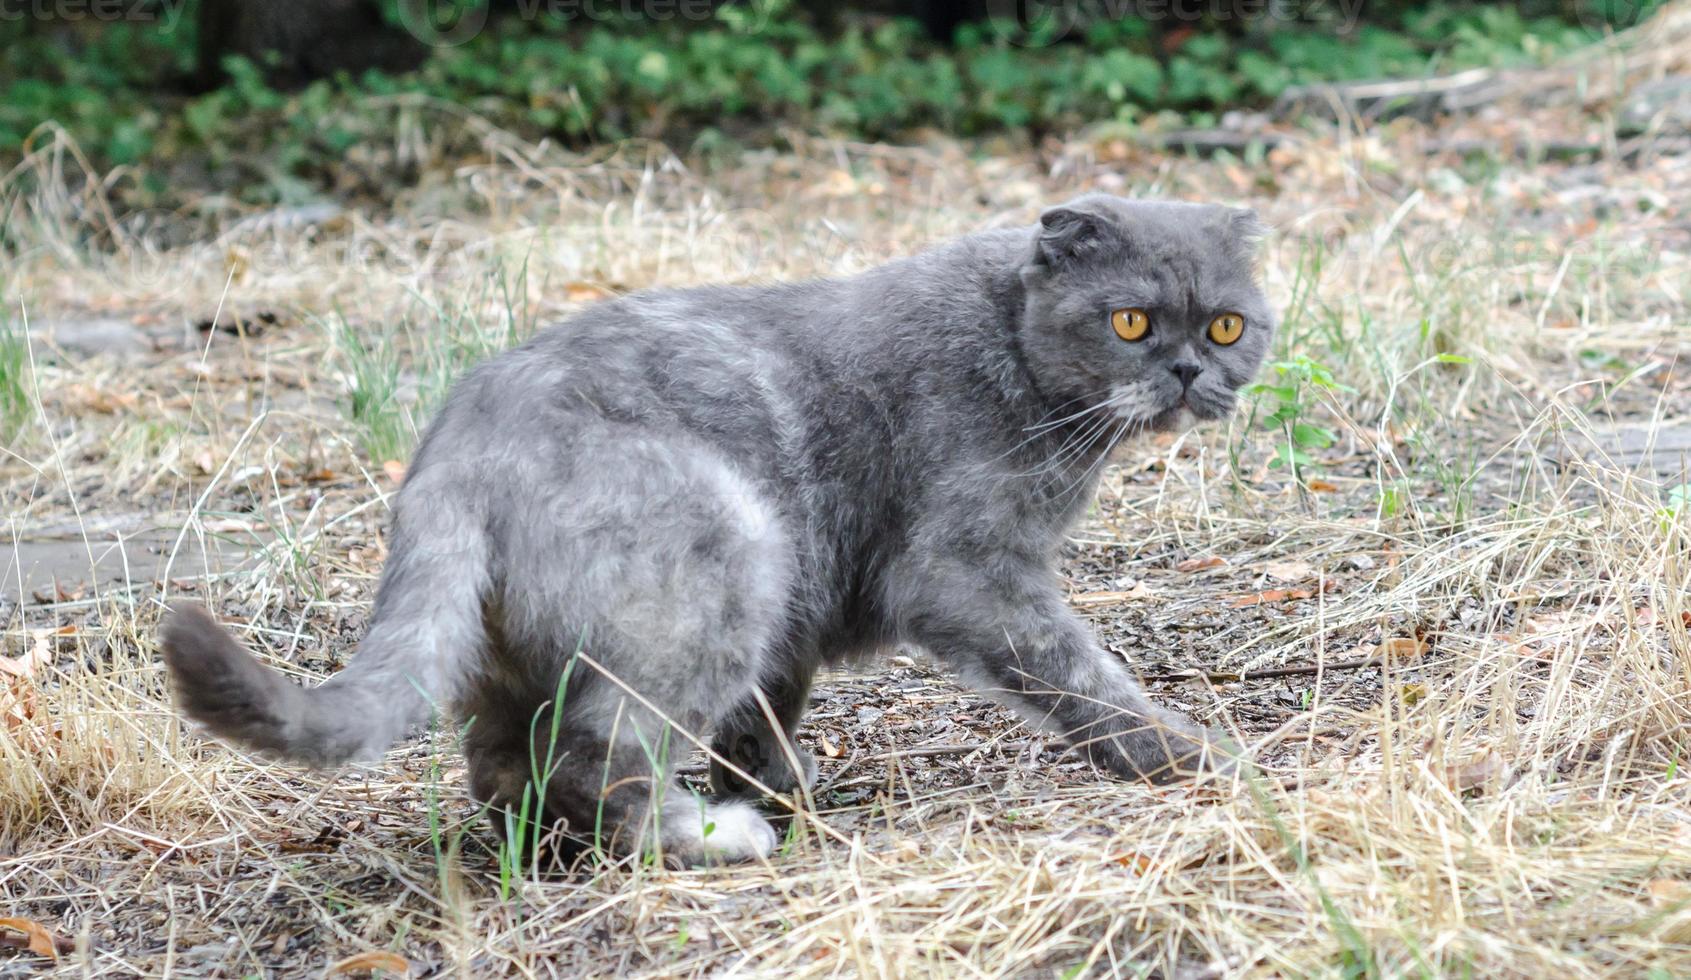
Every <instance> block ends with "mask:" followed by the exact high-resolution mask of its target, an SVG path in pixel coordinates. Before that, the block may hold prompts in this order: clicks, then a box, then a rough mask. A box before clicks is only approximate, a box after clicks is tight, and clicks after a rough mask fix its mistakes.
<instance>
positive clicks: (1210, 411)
mask: <svg viewBox="0 0 1691 980" xmlns="http://www.w3.org/2000/svg"><path fill="white" fill-rule="evenodd" d="M1232 409H1233V406H1232V405H1231V404H1227V405H1215V404H1212V403H1210V402H1208V401H1206V400H1204V399H1200V398H1193V397H1192V393H1191V392H1187V393H1185V394H1183V395H1181V396H1180V397H1179V398H1177V399H1175V401H1174V404H1172V405H1170V406H1169V407H1167V408H1165V409H1163V410H1162V411H1160V412H1158V413H1157V414H1156V415H1154V416H1152V417H1151V419H1150V421H1149V422H1148V423H1147V424H1146V428H1148V429H1150V430H1151V431H1153V432H1182V431H1184V430H1186V429H1190V428H1192V427H1193V426H1194V425H1198V424H1200V423H1203V422H1214V421H1216V420H1217V419H1222V418H1226V417H1227V414H1228V412H1230V411H1232Z"/></svg>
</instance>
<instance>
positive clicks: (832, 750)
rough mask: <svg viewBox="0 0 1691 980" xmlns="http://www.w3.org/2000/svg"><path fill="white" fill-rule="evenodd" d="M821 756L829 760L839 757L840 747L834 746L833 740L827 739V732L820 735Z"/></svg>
mask: <svg viewBox="0 0 1691 980" xmlns="http://www.w3.org/2000/svg"><path fill="white" fill-rule="evenodd" d="M822 754H823V755H825V756H827V757H828V758H830V759H838V758H839V757H840V747H839V746H838V745H835V744H834V740H833V739H831V738H829V737H828V733H827V732H823V733H822Z"/></svg>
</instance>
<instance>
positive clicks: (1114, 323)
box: [1021, 194, 1275, 430]
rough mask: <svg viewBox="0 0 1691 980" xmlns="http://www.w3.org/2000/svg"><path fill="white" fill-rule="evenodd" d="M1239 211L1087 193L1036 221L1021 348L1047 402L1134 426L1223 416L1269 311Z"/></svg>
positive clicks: (1265, 342) (1252, 364)
mask: <svg viewBox="0 0 1691 980" xmlns="http://www.w3.org/2000/svg"><path fill="white" fill-rule="evenodd" d="M1261 232H1262V226H1261V225H1260V224H1259V223H1258V221H1257V219H1256V215H1255V214H1254V213H1252V212H1250V211H1247V210H1241V209H1238V208H1230V207H1224V206H1221V205H1211V204H1184V203H1176V202H1168V201H1132V200H1127V199H1124V198H1119V197H1110V196H1107V195H1102V194H1093V195H1087V196H1085V197H1081V198H1077V199H1075V200H1073V201H1070V202H1069V203H1067V204H1064V205H1061V206H1059V207H1054V208H1051V209H1050V210H1048V211H1046V212H1045V213H1044V214H1042V215H1040V221H1039V227H1038V228H1037V229H1036V230H1035V232H1034V245H1033V249H1032V254H1031V255H1029V257H1028V262H1027V265H1026V266H1025V267H1024V268H1023V270H1022V283H1023V285H1024V287H1025V288H1026V292H1027V305H1026V310H1025V316H1024V319H1023V324H1022V330H1021V346H1022V350H1023V353H1024V356H1025V357H1026V360H1027V364H1028V368H1029V370H1030V371H1031V372H1032V373H1033V376H1034V380H1035V382H1036V383H1037V384H1038V385H1039V387H1040V389H1041V390H1042V391H1043V392H1044V393H1045V394H1046V395H1047V397H1050V398H1054V399H1057V400H1059V401H1061V402H1063V403H1066V404H1076V405H1085V406H1088V407H1091V406H1099V407H1100V408H1102V406H1103V404H1104V403H1105V402H1106V401H1107V402H1108V403H1109V407H1108V408H1102V410H1103V411H1109V412H1113V413H1114V414H1116V415H1117V416H1118V417H1119V418H1121V419H1122V420H1123V421H1125V422H1127V423H1128V424H1130V425H1131V426H1133V427H1135V428H1139V429H1153V430H1162V429H1173V428H1179V427H1183V426H1185V425H1186V424H1188V423H1189V421H1190V420H1191V419H1194V418H1195V419H1197V420H1199V421H1208V420H1213V419H1219V418H1222V417H1224V416H1226V415H1227V414H1228V413H1229V412H1231V411H1232V410H1233V406H1234V404H1235V403H1236V402H1237V401H1238V392H1239V389H1240V388H1241V387H1243V386H1244V385H1245V384H1246V383H1247V382H1249V381H1250V380H1251V378H1252V377H1253V376H1254V375H1255V374H1256V372H1257V368H1258V367H1259V366H1261V364H1262V360H1263V357H1264V356H1265V355H1266V354H1267V353H1268V348H1269V342H1270V341H1271V340H1272V339H1273V335H1274V326H1275V323H1274V313H1273V311H1272V310H1271V309H1270V308H1269V305H1268V300H1267V299H1266V298H1265V297H1264V296H1263V295H1262V291H1261V290H1260V289H1258V288H1257V285H1256V278H1255V275H1254V272H1253V268H1252V267H1253V264H1254V263H1253V259H1254V251H1255V242H1256V239H1257V238H1258V237H1259V236H1260V234H1261Z"/></svg>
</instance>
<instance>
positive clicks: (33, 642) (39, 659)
mask: <svg viewBox="0 0 1691 980" xmlns="http://www.w3.org/2000/svg"><path fill="white" fill-rule="evenodd" d="M75 633H76V629H75V627H72V628H71V632H70V633H62V632H61V631H57V630H30V631H29V649H28V650H26V651H24V652H23V653H22V654H20V655H19V656H16V657H0V673H4V674H11V675H12V676H13V677H34V676H35V672H36V671H37V670H40V669H41V668H42V667H45V666H47V665H48V664H50V663H52V662H53V639H52V638H53V636H54V635H63V636H73V635H75Z"/></svg>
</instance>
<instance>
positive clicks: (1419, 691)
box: [1398, 684, 1427, 707]
mask: <svg viewBox="0 0 1691 980" xmlns="http://www.w3.org/2000/svg"><path fill="white" fill-rule="evenodd" d="M1398 693H1399V694H1400V695H1402V696H1403V703H1404V705H1405V706H1406V707H1408V706H1412V705H1415V704H1417V703H1419V702H1421V701H1425V700H1426V699H1427V685H1425V684H1405V685H1403V687H1401V688H1399V689H1398Z"/></svg>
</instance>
